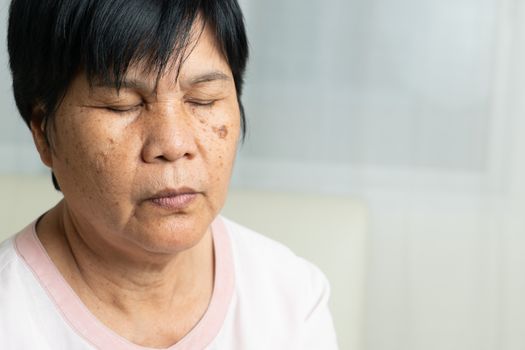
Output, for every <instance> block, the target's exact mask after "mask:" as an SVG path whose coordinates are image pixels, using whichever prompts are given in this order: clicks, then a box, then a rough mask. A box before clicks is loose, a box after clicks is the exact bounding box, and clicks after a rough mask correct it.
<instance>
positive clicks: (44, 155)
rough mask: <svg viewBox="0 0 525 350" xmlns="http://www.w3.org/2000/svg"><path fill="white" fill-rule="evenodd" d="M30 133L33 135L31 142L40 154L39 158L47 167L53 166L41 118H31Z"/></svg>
mask: <svg viewBox="0 0 525 350" xmlns="http://www.w3.org/2000/svg"><path fill="white" fill-rule="evenodd" d="M30 126H31V134H32V135H33V142H34V143H35V146H36V149H37V151H38V153H39V154H40V159H41V160H42V162H43V163H44V164H45V165H47V166H48V167H49V168H52V167H53V158H52V157H51V147H50V145H49V142H48V140H47V136H46V132H45V124H44V123H43V121H42V118H38V119H35V118H34V119H33V120H32V121H31V124H30Z"/></svg>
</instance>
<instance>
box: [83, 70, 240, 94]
mask: <svg viewBox="0 0 525 350" xmlns="http://www.w3.org/2000/svg"><path fill="white" fill-rule="evenodd" d="M231 80H232V78H231V77H230V76H229V75H227V74H225V73H223V72H221V71H211V72H206V73H203V74H199V75H196V76H192V77H188V78H187V79H185V80H183V81H181V83H182V85H183V86H194V85H198V84H202V83H209V82H213V81H231ZM93 86H94V87H101V88H111V89H114V88H115V86H116V82H115V81H104V80H97V81H95V82H94V84H93ZM120 88H121V89H130V90H142V91H152V92H154V90H155V88H154V87H153V86H150V85H149V84H147V83H146V82H144V81H142V80H139V79H123V80H122V81H121V82H120Z"/></svg>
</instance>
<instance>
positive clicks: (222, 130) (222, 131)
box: [212, 125, 229, 140]
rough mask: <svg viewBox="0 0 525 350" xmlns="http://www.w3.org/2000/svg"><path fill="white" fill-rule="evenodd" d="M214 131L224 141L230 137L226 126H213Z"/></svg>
mask: <svg viewBox="0 0 525 350" xmlns="http://www.w3.org/2000/svg"><path fill="white" fill-rule="evenodd" d="M212 130H213V132H214V133H215V134H216V135H217V136H218V137H219V138H220V139H222V140H224V139H225V138H226V137H227V136H228V133H229V131H228V127H227V126H226V125H221V126H213V127H212Z"/></svg>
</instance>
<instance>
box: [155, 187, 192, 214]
mask: <svg viewBox="0 0 525 350" xmlns="http://www.w3.org/2000/svg"><path fill="white" fill-rule="evenodd" d="M199 194H200V192H197V191H196V190H194V189H192V188H189V187H181V188H178V189H165V190H162V191H160V192H157V193H156V194H154V195H153V196H151V197H150V198H148V199H147V201H148V202H150V203H152V204H153V205H155V206H157V207H161V208H164V209H168V210H175V211H180V210H183V209H185V208H187V207H189V206H190V205H191V204H192V203H193V202H194V201H195V199H196V198H197V196H198V195H199Z"/></svg>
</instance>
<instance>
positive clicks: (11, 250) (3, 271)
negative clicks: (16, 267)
mask: <svg viewBox="0 0 525 350" xmlns="http://www.w3.org/2000/svg"><path fill="white" fill-rule="evenodd" d="M17 260H18V256H17V254H16V250H15V244H14V237H10V238H8V239H6V240H5V241H3V242H2V243H0V288H2V287H1V285H2V281H3V280H4V279H5V278H7V274H8V271H9V270H10V268H11V267H12V266H13V264H15V263H16V262H17Z"/></svg>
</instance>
